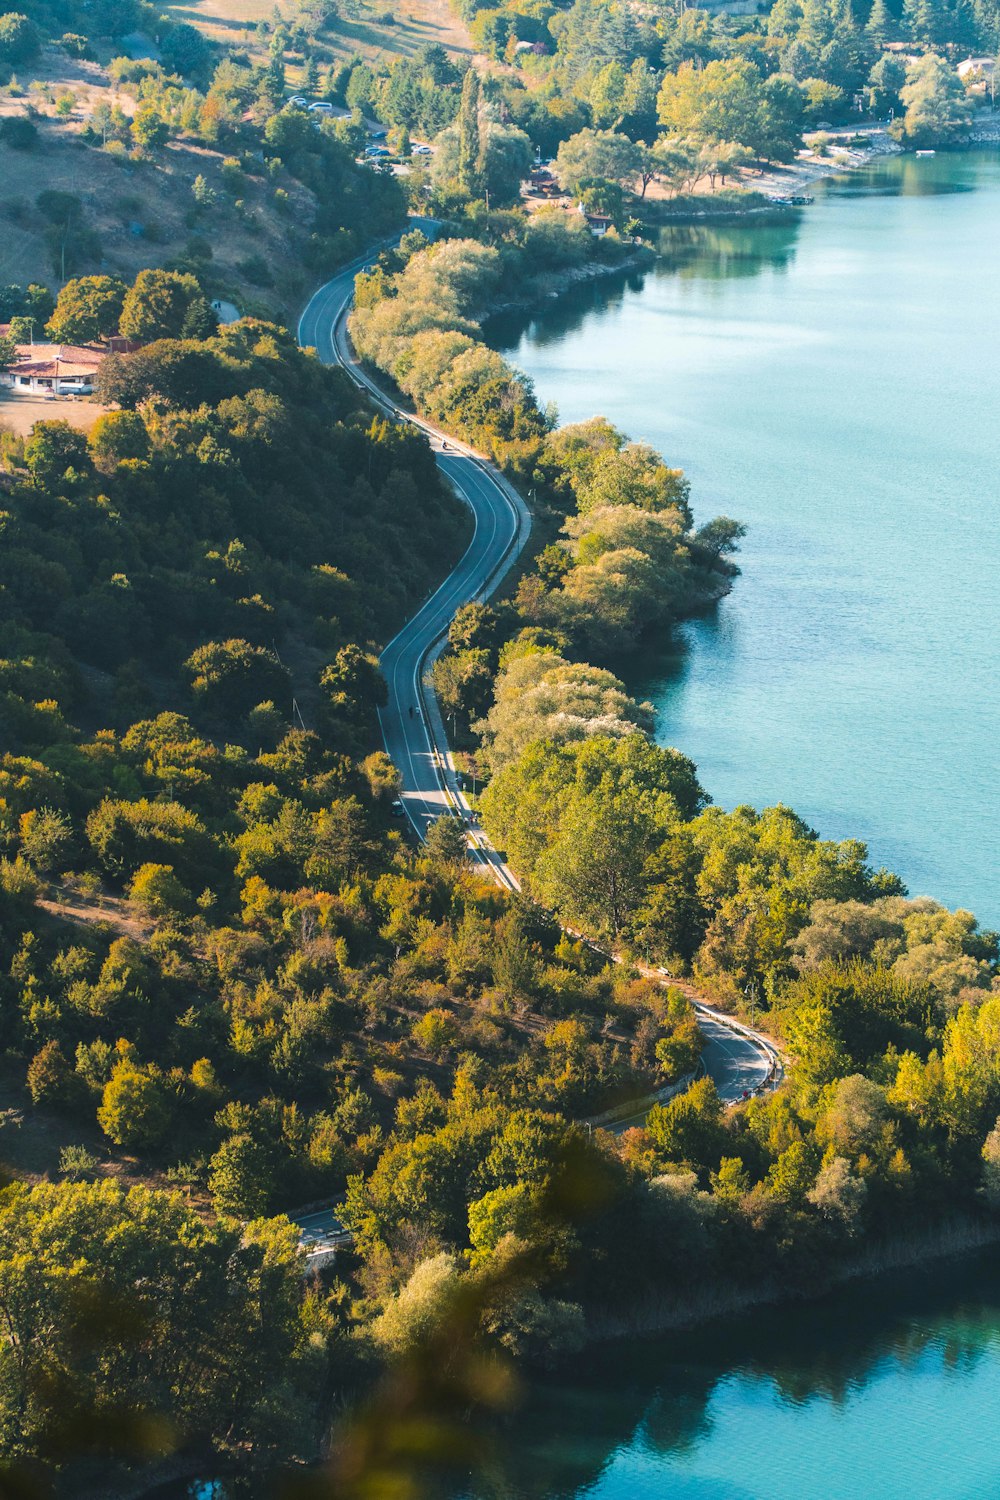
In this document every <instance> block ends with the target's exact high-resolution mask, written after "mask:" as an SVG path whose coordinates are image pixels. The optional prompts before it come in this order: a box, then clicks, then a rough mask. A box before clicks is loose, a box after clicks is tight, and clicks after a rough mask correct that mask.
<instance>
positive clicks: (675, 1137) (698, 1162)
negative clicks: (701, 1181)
mask: <svg viewBox="0 0 1000 1500" xmlns="http://www.w3.org/2000/svg"><path fill="white" fill-rule="evenodd" d="M646 1129H647V1130H648V1131H649V1134H650V1135H651V1137H652V1138H653V1141H654V1142H655V1144H656V1146H657V1147H658V1148H659V1150H660V1153H661V1154H662V1156H663V1157H664V1158H665V1160H666V1161H668V1162H672V1163H676V1164H678V1165H679V1164H681V1163H685V1164H687V1165H688V1166H691V1167H694V1168H696V1169H697V1168H704V1167H718V1165H719V1160H720V1155H721V1149H722V1143H723V1139H724V1135H723V1130H722V1104H721V1102H720V1100H719V1095H718V1092H717V1090H716V1087H715V1084H714V1083H713V1082H712V1080H711V1079H710V1078H699V1079H698V1080H697V1081H696V1082H695V1083H693V1084H692V1085H691V1087H690V1088H689V1089H686V1090H685V1092H684V1093H683V1094H678V1095H677V1097H676V1099H671V1100H670V1102H669V1104H654V1106H653V1108H652V1109H651V1110H650V1113H649V1116H648V1118H647V1120H646Z"/></svg>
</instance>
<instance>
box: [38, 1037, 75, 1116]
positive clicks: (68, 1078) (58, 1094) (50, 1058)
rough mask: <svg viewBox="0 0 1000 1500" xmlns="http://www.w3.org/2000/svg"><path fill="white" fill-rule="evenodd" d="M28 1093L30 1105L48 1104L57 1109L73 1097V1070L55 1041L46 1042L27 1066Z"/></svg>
mask: <svg viewBox="0 0 1000 1500" xmlns="http://www.w3.org/2000/svg"><path fill="white" fill-rule="evenodd" d="M27 1083H28V1093H29V1094H30V1095H31V1102H32V1104H50V1105H55V1106H56V1107H57V1108H58V1107H60V1106H64V1105H66V1104H68V1103H69V1102H70V1101H71V1099H72V1097H73V1083H74V1075H73V1069H72V1068H71V1067H70V1065H69V1063H68V1061H67V1060H66V1054H65V1053H64V1052H63V1050H62V1048H61V1047H60V1045H59V1043H58V1042H57V1041H54V1040H53V1041H48V1042H46V1043H45V1045H44V1046H43V1047H41V1048H40V1049H39V1051H38V1052H36V1053H35V1055H34V1057H33V1058H32V1059H31V1062H30V1063H29V1064H28V1077H27Z"/></svg>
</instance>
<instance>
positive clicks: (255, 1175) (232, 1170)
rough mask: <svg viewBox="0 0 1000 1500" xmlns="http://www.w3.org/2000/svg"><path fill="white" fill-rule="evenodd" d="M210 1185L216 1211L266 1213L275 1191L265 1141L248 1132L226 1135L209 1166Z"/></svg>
mask: <svg viewBox="0 0 1000 1500" xmlns="http://www.w3.org/2000/svg"><path fill="white" fill-rule="evenodd" d="M208 1188H209V1192H210V1193H211V1194H212V1201H213V1203H214V1204H215V1209H216V1212H217V1213H220V1214H225V1215H227V1216H228V1217H229V1218H233V1219H256V1218H259V1217H260V1216H261V1215H262V1214H264V1213H266V1212H267V1209H268V1205H269V1203H270V1201H271V1194H272V1192H273V1190H274V1166H273V1162H272V1158H271V1153H270V1152H269V1151H268V1149H267V1146H266V1144H265V1143H264V1142H262V1141H260V1140H258V1139H256V1138H255V1137H254V1136H252V1135H250V1134H249V1133H246V1132H240V1133H239V1134H236V1135H230V1136H227V1137H226V1139H225V1140H224V1141H223V1142H222V1145H221V1146H220V1147H219V1149H218V1151H216V1153H215V1155H214V1156H213V1157H212V1160H211V1163H210V1165H209V1173H208Z"/></svg>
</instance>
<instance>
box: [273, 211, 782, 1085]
mask: <svg viewBox="0 0 1000 1500" xmlns="http://www.w3.org/2000/svg"><path fill="white" fill-rule="evenodd" d="M383 243H384V244H389V243H393V242H392V241H388V240H387V241H385V242H383ZM381 248H382V246H381V245H379V246H376V247H375V248H374V249H373V250H372V251H371V252H370V253H369V254H367V255H365V256H363V257H361V258H360V259H359V260H357V261H355V262H354V263H353V264H351V265H349V266H346V267H345V268H344V270H343V271H341V272H340V274H339V275H337V276H335V277H334V278H333V280H332V281H328V282H327V283H326V284H325V285H324V286H321V287H320V288H319V290H318V291H317V292H315V293H314V295H313V296H312V298H311V299H310V301H309V303H308V304H307V306H306V308H305V311H304V312H303V313H302V316H301V318H300V319H299V326H298V340H299V343H300V344H301V345H302V346H303V347H304V348H310V347H311V348H314V349H315V350H316V352H317V354H318V356H319V358H320V359H321V360H322V361H323V362H324V364H337V365H340V366H341V367H342V368H343V369H344V370H345V371H346V372H347V374H348V375H349V376H350V378H351V379H352V380H353V381H354V382H355V384H356V385H358V386H360V387H361V388H362V389H363V390H364V391H365V392H366V394H367V395H368V397H369V399H370V400H371V401H372V402H373V404H374V405H375V406H377V407H378V408H379V410H381V411H382V412H384V413H385V415H386V416H389V417H392V418H394V419H395V420H396V421H400V422H404V421H405V422H410V423H412V424H413V425H414V426H416V427H419V428H420V429H421V431H423V432H425V433H426V434H427V437H428V439H429V441H430V444H431V447H432V449H433V450H434V455H435V458H436V460H437V464H438V468H439V469H440V470H441V472H442V473H443V474H444V476H445V478H446V479H447V480H448V482H449V483H450V484H451V486H452V488H453V489H454V490H455V492H456V493H457V494H458V495H459V496H460V498H461V499H462V500H463V501H464V502H465V504H466V505H467V506H468V508H469V510H470V512H471V514H472V517H473V534H472V539H471V541H470V542H469V545H468V547H467V548H466V550H465V553H464V554H463V556H462V557H461V558H460V560H459V561H458V563H457V564H456V565H455V567H454V568H453V569H452V571H451V572H450V573H449V574H448V577H447V578H446V579H445V580H444V582H443V583H442V584H441V585H440V587H439V588H438V589H437V590H436V591H435V592H434V593H433V594H431V596H430V597H429V598H428V599H427V600H425V602H424V604H423V605H422V606H421V608H420V609H419V610H418V611H417V613H416V614H415V615H413V616H412V618H411V619H409V620H408V621H407V622H406V624H405V625H404V626H403V628H402V630H400V632H399V634H398V635H397V636H395V637H394V639H393V640H391V641H390V642H389V644H388V645H387V646H386V648H385V650H384V651H383V652H382V655H381V657H380V658H379V664H380V666H381V668H382V672H383V674H384V676H385V679H386V682H387V684H388V689H389V701H388V703H387V704H386V706H385V708H383V709H380V711H379V720H380V723H381V728H382V738H383V740H384V742H385V748H386V751H387V753H388V755H389V756H390V758H391V759H392V761H393V763H394V764H395V766H396V767H397V769H398V771H399V774H400V778H401V791H400V800H401V802H402V804H403V809H404V812H405V814H406V816H407V818H408V819H409V821H410V823H411V825H412V827H413V830H414V832H415V833H416V834H417V836H418V838H423V837H424V834H425V833H426V831H427V827H428V824H429V823H431V822H433V820H434V819H435V818H437V817H440V816H441V814H442V813H449V812H451V813H456V814H457V815H458V816H460V817H462V818H463V819H464V821H465V823H466V826H467V828H468V829H469V845H470V855H471V857H472V858H473V859H474V860H475V861H476V862H477V863H478V864H480V865H481V866H482V867H483V871H484V873H486V874H489V875H490V876H491V877H492V878H493V879H494V880H496V881H497V882H498V884H500V885H503V886H506V887H507V888H508V889H510V890H519V889H520V886H519V883H518V880H517V877H516V875H515V874H514V872H513V870H511V869H510V867H509V866H508V865H507V864H506V862H505V861H504V859H503V857H502V856H501V855H500V854H499V853H498V851H497V850H496V849H495V848H494V847H493V845H492V844H491V843H490V841H489V839H488V838H487V837H486V835H485V834H484V833H483V831H482V829H481V828H479V826H478V823H477V822H476V820H475V817H474V815H473V811H472V808H471V807H470V806H469V803H468V802H467V800H466V798H465V795H464V792H463V791H462V787H461V784H460V781H459V778H458V776H457V774H456V772H455V767H454V764H453V762H452V758H451V752H450V750H449V748H448V739H447V735H446V732H445V726H444V723H443V720H442V718H441V710H440V707H439V705H438V701H437V697H436V695H435V693H434V691H433V689H432V687H431V686H430V684H429V682H428V681H427V680H426V679H425V668H426V665H427V663H428V661H429V660H433V658H434V656H435V655H436V653H437V652H438V651H440V650H441V648H442V646H443V644H444V641H445V638H446V635H447V630H448V626H449V625H450V623H451V620H452V617H453V616H454V614H455V611H456V610H457V609H459V608H460V607H461V606H462V605H463V604H468V603H470V602H471V601H472V600H476V599H485V598H488V596H489V595H490V594H491V593H492V592H493V590H494V589H495V588H496V587H497V585H498V584H499V582H500V580H501V579H502V578H503V576H504V574H505V573H506V572H507V571H508V569H509V568H510V567H512V566H513V564H514V562H515V561H516V559H517V557H518V556H519V554H520V552H521V549H522V547H523V546H524V543H525V542H526V541H527V538H528V532H529V531H530V529H531V517H530V514H529V512H528V509H527V507H526V505H525V504H524V501H523V500H522V499H521V497H520V495H518V493H517V491H516V490H515V489H514V488H513V486H512V485H510V484H509V483H508V482H507V480H506V479H505V478H504V477H503V475H502V474H500V472H499V471H498V470H497V469H495V468H494V467H493V465H492V464H491V463H490V462H489V460H488V459H486V458H485V457H484V455H483V454H481V453H477V452H476V451H475V449H473V448H470V447H469V446H468V445H467V444H465V443H459V442H457V441H456V440H455V439H454V438H453V437H451V436H450V435H448V434H446V433H444V432H443V431H442V430H441V429H440V428H438V427H435V426H434V425H433V423H431V422H427V421H425V420H424V418H422V417H417V416H414V415H413V414H412V413H411V412H408V411H402V410H401V409H400V408H399V407H398V406H397V405H396V404H395V402H394V401H393V400H392V398H391V397H390V396H388V395H387V394H386V393H385V392H384V391H383V390H381V389H380V387H379V386H378V385H376V384H375V382H374V381H373V380H372V379H371V378H370V377H369V375H368V374H367V372H366V371H365V370H364V369H363V368H362V366H361V365H360V364H359V363H358V361H357V360H356V358H355V356H354V351H353V349H352V347H351V342H350V338H349V336H348V332H347V317H348V313H349V312H350V307H351V302H352V299H353V296H354V278H355V276H356V275H357V273H358V271H360V270H362V269H363V268H364V267H365V266H366V265H369V264H370V263H371V262H372V260H374V258H375V256H376V255H377V254H378V252H379V250H380V249H381ZM445 445H447V446H445ZM660 972H661V973H662V971H660ZM690 998H691V1001H692V1004H693V1005H694V1006H695V1009H696V1011H697V1013H698V1022H699V1025H700V1026H701V1029H702V1032H703V1033H704V1036H705V1050H704V1052H703V1054H702V1060H703V1063H704V1066H705V1070H706V1072H707V1073H708V1074H709V1075H710V1077H711V1078H713V1079H714V1081H715V1084H716V1087H717V1088H718V1090H719V1094H720V1097H721V1098H722V1099H723V1100H724V1102H726V1103H727V1104H734V1103H736V1102H738V1101H739V1100H741V1099H743V1098H745V1097H746V1096H747V1094H749V1093H752V1092H753V1091H754V1090H755V1089H757V1088H758V1087H761V1086H764V1085H767V1084H773V1083H775V1082H776V1081H777V1079H779V1078H780V1076H781V1062H780V1058H779V1056H778V1053H777V1052H776V1050H775V1048H774V1046H773V1044H772V1043H771V1042H770V1041H768V1039H767V1038H766V1037H762V1036H760V1035H759V1034H758V1033H757V1032H754V1031H751V1030H750V1028H749V1027H743V1026H740V1025H739V1024H738V1023H736V1022H734V1021H733V1020H732V1019H731V1018H730V1017H727V1016H724V1015H723V1014H722V1013H721V1012H718V1011H715V1010H713V1009H712V1008H711V1007H709V1006H707V1005H705V1004H704V1002H703V1001H701V1000H698V999H696V998H695V997H694V996H693V995H692V996H691V997H690Z"/></svg>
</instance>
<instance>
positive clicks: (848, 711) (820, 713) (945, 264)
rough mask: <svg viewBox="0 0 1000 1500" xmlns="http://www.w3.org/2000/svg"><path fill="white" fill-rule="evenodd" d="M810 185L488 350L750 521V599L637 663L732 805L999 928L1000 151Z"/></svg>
mask: <svg viewBox="0 0 1000 1500" xmlns="http://www.w3.org/2000/svg"><path fill="white" fill-rule="evenodd" d="M815 193H816V202H815V204H814V206H813V207H812V208H810V209H808V210H806V211H804V212H803V213H802V214H801V215H799V216H798V218H797V222H795V223H791V224H787V225H783V226H771V227H767V228H764V227H758V228H753V229H744V228H739V227H733V228H728V227H727V228H721V229H707V228H700V227H695V228H677V229H674V230H672V231H669V232H667V233H666V234H665V235H664V239H663V247H662V248H663V250H664V257H663V259H662V260H661V261H660V262H659V263H658V265H657V267H656V268H655V270H652V271H650V272H648V273H647V274H645V275H644V276H642V277H639V278H633V279H632V280H631V281H630V282H629V283H628V284H627V285H625V286H621V285H618V286H616V287H614V288H613V289H611V290H609V289H608V288H605V287H602V288H588V289H581V290H578V291H577V292H575V293H573V294H571V295H570V296H568V297H565V298H561V299H560V301H559V303H558V305H556V304H553V305H552V307H551V308H547V309H546V310H545V311H544V312H543V313H542V314H541V315H540V316H535V317H532V318H530V319H522V320H520V321H512V320H511V319H506V320H504V321H502V322H501V321H499V320H498V322H497V323H496V325H495V326H494V328H493V329H492V330H491V336H492V338H493V341H494V342H495V343H496V344H497V346H498V347H501V348H503V349H504V351H505V352H506V353H507V354H508V355H509V356H510V357H511V358H512V359H513V360H514V362H515V363H517V364H518V365H520V366H521V368H523V369H524V370H526V371H527V372H528V373H529V374H530V375H531V376H532V377H533V378H534V380H535V383H536V386H537V389H538V394H539V396H540V398H541V400H542V401H543V402H546V401H549V400H554V401H555V402H556V403H557V405H558V407H559V411H560V417H561V420H562V421H564V422H572V421H579V420H582V419H584V418H586V417H589V416H592V415H594V414H595V413H598V412H600V413H602V414H603V415H605V416H607V417H608V418H610V419H611V420H612V421H614V422H615V423H616V424H617V425H618V426H620V427H622V428H623V429H624V430H625V431H627V432H629V433H630V434H631V435H632V436H633V437H635V438H639V439H643V440H646V441H649V442H651V443H653V444H654V445H655V446H656V447H657V448H659V449H661V450H662V451H663V453H664V454H665V455H666V457H667V458H668V460H669V462H671V463H672V464H674V465H677V466H679V467H682V468H684V469H686V470H687V472H688V474H689V476H690V478H691V481H692V485H693V490H694V500H695V511H696V515H697V517H698V518H699V520H703V519H707V518H708V517H709V516H710V515H713V514H717V513H720V512H721V513H724V514H727V515H732V516H736V517H738V518H739V519H741V520H743V521H745V522H747V523H748V524H749V526H750V534H749V536H748V537H747V539H746V541H745V542H744V544H743V548H742V552H741V557H740V562H741V566H742V568H743V576H742V577H741V578H740V579H739V580H738V581H737V583H736V587H735V589H734V591H733V593H732V595H731V596H730V597H729V598H728V599H726V600H724V601H723V602H722V604H721V605H720V606H719V607H718V608H717V609H716V610H714V611H713V612H712V613H711V615H710V616H708V617H706V618H703V619H698V620H695V621H689V622H687V623H686V624H684V625H683V626H682V627H681V628H679V629H678V630H677V631H675V632H674V634H673V636H672V637H668V638H666V639H663V640H658V641H656V642H653V643H651V646H652V648H653V649H651V651H650V653H649V656H648V659H647V661H646V662H645V664H644V665H642V666H640V667H639V668H638V669H634V668H633V670H632V671H631V675H630V687H632V689H633V690H634V691H635V692H636V693H637V694H638V696H640V697H645V698H649V699H650V700H651V701H653V702H654V704H655V705H656V708H657V711H658V724H657V734H658V737H659V738H660V739H661V740H662V741H664V742H665V743H670V744H673V745H676V746H678V747H679V748H680V749H682V750H684V751H685V752H686V753H688V754H690V755H692V756H693V757H694V759H695V760H696V761H697V763H698V765H699V768H700V771H701V777H702V781H703V783H704V785H705V786H706V788H707V789H708V790H709V792H710V793H711V794H712V796H713V797H714V798H715V800H716V801H717V802H719V803H721V804H722V805H723V806H726V807H732V806H735V805H736V804H738V803H740V802H751V803H754V804H755V805H757V806H765V805H767V804H770V803H774V802H779V801H780V802H784V803H786V804H788V805H790V806H792V807H794V808H795V809H796V810H797V811H798V812H800V813H801V814H802V815H803V816H804V817H805V818H807V819H808V820H809V822H810V823H811V824H812V825H813V826H814V827H816V828H817V829H818V830H819V832H820V833H821V834H823V835H824V836H827V837H845V836H849V835H850V836H856V837H860V838H864V839H866V840H867V841H868V843H869V846H870V850H871V854H872V857H873V859H874V861H875V862H876V863H877V864H885V865H887V866H889V867H890V868H892V869H894V870H896V871H897V872H898V873H899V874H900V875H901V876H902V877H903V878H904V880H905V881H906V883H907V885H908V886H909V888H910V890H911V893H912V894H914V895H917V894H920V895H933V896H935V897H937V898H938V899H939V900H942V901H945V902H946V903H947V904H948V905H950V906H955V905H961V906H965V907H969V908H971V909H972V910H973V911H975V912H976V913H977V914H978V915H979V917H980V919H981V920H982V921H983V922H985V923H987V924H988V925H996V924H998V923H1000V891H998V889H997V884H998V881H997V877H998V874H1000V818H998V816H997V808H998V804H1000V753H998V746H997V733H996V731H997V690H998V685H1000V684H998V678H1000V674H998V669H997V663H998V643H1000V592H998V589H997V563H998V561H1000V543H998V539H997V515H998V509H1000V507H998V503H997V497H998V493H1000V423H998V407H1000V275H998V256H1000V153H996V152H986V151H983V152H976V153H971V154H956V155H951V156H949V155H941V154H939V155H938V156H936V157H934V158H933V159H925V160H920V161H917V160H916V159H915V158H914V157H912V156H909V157H896V158H890V159H888V160H886V161H884V162H883V163H881V164H879V165H877V166H874V167H872V168H870V169H868V170H866V171H864V172H862V173H858V174H855V175H852V176H850V177H848V178H840V179H837V180H835V181H833V182H831V183H828V184H820V185H818V186H817V187H816V189H815Z"/></svg>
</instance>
